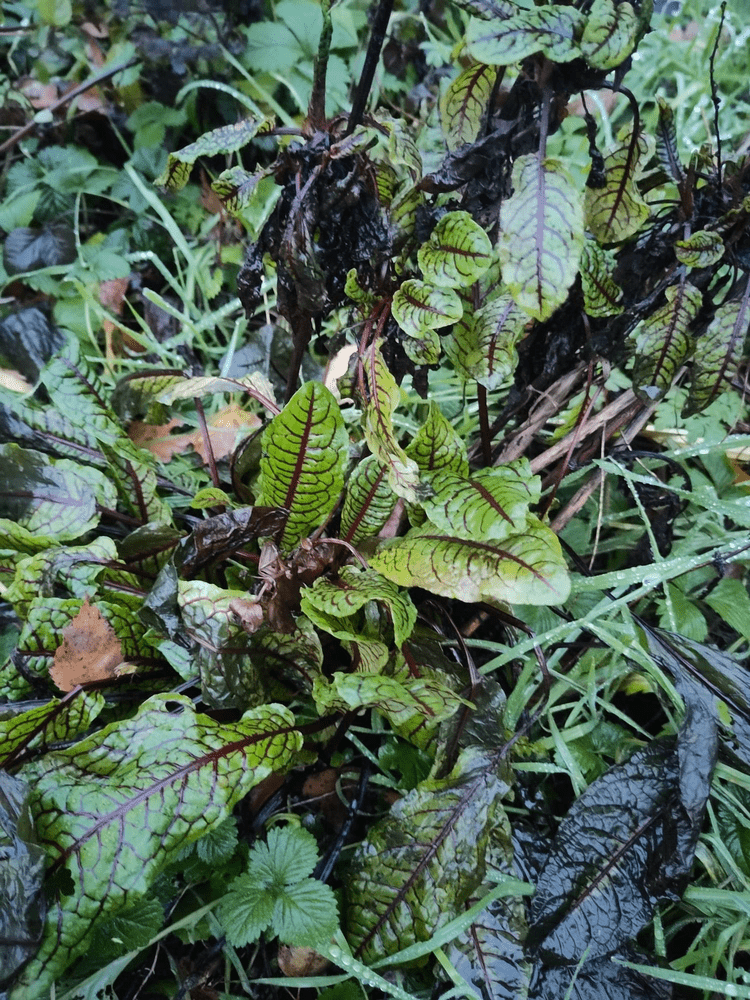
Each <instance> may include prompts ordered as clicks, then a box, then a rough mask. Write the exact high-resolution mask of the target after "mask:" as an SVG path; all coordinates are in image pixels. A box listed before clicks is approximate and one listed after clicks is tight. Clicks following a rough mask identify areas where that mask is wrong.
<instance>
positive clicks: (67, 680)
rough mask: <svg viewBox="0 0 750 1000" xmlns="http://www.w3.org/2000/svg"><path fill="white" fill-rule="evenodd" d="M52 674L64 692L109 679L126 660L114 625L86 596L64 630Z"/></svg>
mask: <svg viewBox="0 0 750 1000" xmlns="http://www.w3.org/2000/svg"><path fill="white" fill-rule="evenodd" d="M62 635H63V641H62V643H61V645H60V646H58V647H57V650H56V652H55V656H54V660H53V662H52V666H51V667H50V677H51V678H52V680H53V681H54V682H55V684H56V685H57V686H58V687H59V688H60V690H61V691H72V690H73V688H74V687H76V685H77V684H88V683H90V682H91V681H104V680H109V678H111V677H115V676H117V673H118V671H117V668H118V667H119V666H120V664H121V663H122V646H121V645H120V640H119V639H118V638H117V636H116V635H115V631H114V629H113V628H112V626H111V625H110V624H109V622H108V621H106V619H105V618H103V617H102V613H101V612H100V611H99V609H98V608H97V607H96V606H95V605H93V604H89V602H88V599H86V600H85V601H84V602H83V604H82V605H81V610H80V611H79V612H78V614H77V615H76V616H75V618H73V619H71V622H70V624H69V625H66V626H65V628H64V629H63V630H62Z"/></svg>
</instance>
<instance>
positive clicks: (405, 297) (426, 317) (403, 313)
mask: <svg viewBox="0 0 750 1000" xmlns="http://www.w3.org/2000/svg"><path fill="white" fill-rule="evenodd" d="M462 311H463V309H462V306H461V300H460V299H459V297H458V295H456V293H455V291H454V290H453V288H438V287H437V286H436V285H433V284H430V283H429V282H427V281H419V280H418V279H417V278H409V280H408V281H405V282H404V283H403V285H401V287H400V288H399V290H398V291H397V292H396V294H395V295H394V296H393V318H394V319H395V320H396V322H397V323H398V325H399V326H400V327H401V329H402V331H403V333H404V336H405V340H404V350H405V351H406V353H407V354H408V355H409V357H410V358H411V359H412V360H413V361H415V362H416V363H417V364H435V363H436V362H437V361H438V360H439V358H440V341H439V339H438V337H437V335H436V334H435V333H434V331H435V330H437V329H439V328H440V327H443V326H450V325H451V323H455V322H456V320H457V319H460V317H461V313H462Z"/></svg>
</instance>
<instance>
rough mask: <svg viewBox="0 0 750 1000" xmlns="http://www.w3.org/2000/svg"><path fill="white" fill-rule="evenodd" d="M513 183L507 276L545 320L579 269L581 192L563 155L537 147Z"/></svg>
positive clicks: (506, 213) (507, 217) (506, 217)
mask: <svg viewBox="0 0 750 1000" xmlns="http://www.w3.org/2000/svg"><path fill="white" fill-rule="evenodd" d="M543 9H546V8H543ZM513 189H514V193H513V196H512V197H511V198H509V199H508V200H507V201H504V202H503V203H502V205H501V206H500V240H499V244H498V249H499V253H500V262H501V266H502V274H503V281H504V283H505V285H506V286H507V288H508V290H509V291H510V293H511V295H512V296H513V298H514V299H515V301H516V303H517V304H518V305H519V306H520V307H521V308H522V309H523V310H524V311H525V312H527V313H528V314H529V315H530V316H533V317H534V318H535V319H539V320H545V319H548V318H549V317H550V316H551V315H552V313H553V312H554V311H555V309H556V308H557V307H558V306H559V305H561V304H562V303H563V302H564V301H565V299H566V298H567V296H568V289H569V288H570V286H571V285H572V284H573V282H574V281H575V278H576V275H577V274H578V262H579V261H580V259H581V251H582V249H583V209H582V205H581V197H580V194H579V192H578V191H577V190H576V188H575V184H574V182H573V179H572V177H571V175H570V174H569V173H568V171H567V170H566V168H565V167H564V166H563V164H562V163H561V162H560V161H559V160H555V159H552V158H551V157H547V158H545V159H544V160H540V159H539V157H538V156H537V155H535V154H533V153H529V154H527V155H525V156H519V158H518V159H517V160H516V162H515V163H514V164H513Z"/></svg>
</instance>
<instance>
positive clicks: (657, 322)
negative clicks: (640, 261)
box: [632, 282, 703, 403]
mask: <svg viewBox="0 0 750 1000" xmlns="http://www.w3.org/2000/svg"><path fill="white" fill-rule="evenodd" d="M666 297H667V301H666V302H665V303H664V305H663V306H661V307H660V308H659V309H657V310H656V311H655V312H653V313H652V314H651V315H650V316H649V317H648V318H647V319H645V320H643V321H642V322H641V323H639V324H638V326H637V327H636V328H635V330H634V331H633V333H632V337H633V339H634V340H635V344H636V348H635V363H634V365H633V391H634V392H635V394H636V396H638V398H639V399H641V400H643V402H644V403H655V402H657V401H658V400H660V399H662V398H663V397H664V396H665V395H666V393H667V391H668V390H669V387H670V386H671V385H672V380H673V379H674V377H675V375H676V374H677V369H678V368H679V367H680V365H681V364H682V363H683V361H685V359H686V358H687V356H688V354H689V352H690V347H691V342H690V335H689V333H688V326H689V325H690V323H691V322H692V321H693V319H695V317H696V315H697V313H698V310H699V309H700V307H701V303H702V301H703V299H702V296H701V293H700V292H699V291H698V289H697V288H696V287H695V286H694V285H691V284H688V283H687V282H684V283H682V284H679V285H671V286H670V287H669V288H667V290H666Z"/></svg>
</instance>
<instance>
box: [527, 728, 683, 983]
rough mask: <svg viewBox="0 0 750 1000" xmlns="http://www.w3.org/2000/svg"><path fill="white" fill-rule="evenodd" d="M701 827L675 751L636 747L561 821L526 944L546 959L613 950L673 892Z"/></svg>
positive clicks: (659, 746)
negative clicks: (686, 796) (687, 800)
mask: <svg viewBox="0 0 750 1000" xmlns="http://www.w3.org/2000/svg"><path fill="white" fill-rule="evenodd" d="M699 832H700V831H699V829H698V830H696V829H695V827H694V826H693V825H692V824H691V823H690V821H689V819H688V816H687V815H686V813H685V811H684V810H683V809H682V807H681V804H680V781H679V760H678V755H677V751H676V750H675V749H674V748H673V747H671V746H669V745H668V744H665V743H652V744H651V745H650V746H648V747H646V748H644V749H643V750H638V751H637V752H636V753H634V754H633V756H632V757H631V758H630V759H629V760H628V761H627V762H626V763H624V764H620V765H617V766H615V767H612V768H610V770H609V771H607V773H606V774H604V775H602V777H601V778H599V779H598V780H597V781H595V782H594V783H593V784H592V785H590V786H589V788H588V789H587V790H586V791H585V792H584V793H583V795H582V796H581V797H580V798H579V799H578V800H577V802H576V803H575V804H574V805H573V807H572V808H571V810H570V812H569V813H568V815H567V816H566V818H565V819H564V820H563V822H562V823H561V824H560V828H559V830H558V832H557V836H556V838H555V841H554V843H553V846H552V850H551V852H550V855H549V857H548V858H547V861H546V862H545V864H544V867H543V869H542V871H541V874H540V876H539V880H538V882H537V888H536V895H535V896H534V899H533V900H532V904H531V927H530V931H529V937H528V939H527V946H528V947H529V948H530V949H531V950H532V951H533V952H534V953H536V954H538V955H539V956H541V958H542V959H543V960H544V961H547V962H549V963H550V964H553V965H554V964H557V963H575V962H577V961H578V960H579V959H580V958H581V956H582V955H583V954H584V953H587V954H588V956H589V957H590V958H591V959H593V958H599V957H603V956H606V955H611V954H612V953H613V952H614V951H616V950H617V949H618V948H620V947H621V946H622V945H623V944H624V943H625V942H626V941H628V940H629V939H630V938H632V937H634V936H635V935H636V934H638V932H639V931H640V930H641V929H642V928H643V927H644V926H645V924H647V923H648V921H649V920H650V919H651V916H652V914H653V910H654V906H655V905H656V903H657V902H658V901H659V900H660V899H665V898H667V899H675V898H677V896H678V893H679V891H680V889H681V883H682V881H683V879H684V877H685V875H686V874H687V873H688V871H689V870H690V865H691V862H692V857H693V852H694V849H695V841H696V839H697V834H698V833H699Z"/></svg>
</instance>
